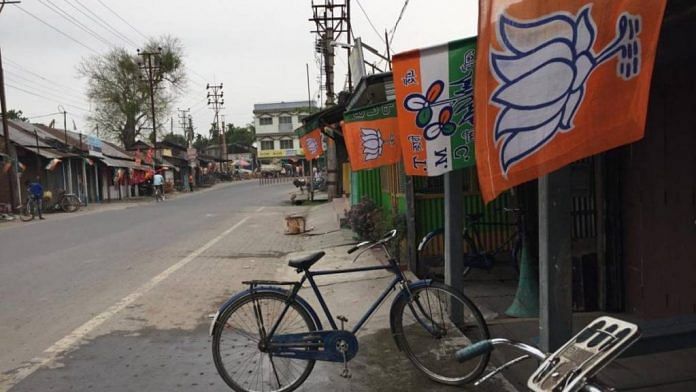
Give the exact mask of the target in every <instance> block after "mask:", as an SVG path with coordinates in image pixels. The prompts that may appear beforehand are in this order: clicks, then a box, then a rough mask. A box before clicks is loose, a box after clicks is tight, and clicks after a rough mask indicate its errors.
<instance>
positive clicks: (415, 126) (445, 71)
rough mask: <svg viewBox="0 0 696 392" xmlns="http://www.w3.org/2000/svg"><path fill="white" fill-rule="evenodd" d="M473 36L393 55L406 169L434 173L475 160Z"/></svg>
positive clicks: (474, 45) (474, 51) (472, 162)
mask: <svg viewBox="0 0 696 392" xmlns="http://www.w3.org/2000/svg"><path fill="white" fill-rule="evenodd" d="M475 60H476V40H475V39H474V38H469V39H463V40H459V41H453V42H450V43H447V44H444V45H440V46H435V47H431V48H426V49H418V50H413V51H410V52H405V53H400V54H397V55H395V56H394V58H393V75H394V89H395V90H396V111H397V115H398V124H399V142H400V143H401V151H402V154H403V160H404V170H405V171H406V173H407V174H408V175H412V176H438V175H440V174H443V173H446V172H449V171H452V170H456V169H461V168H464V167H467V166H471V165H473V164H474V162H475V159H474V146H473V133H474V123H473V121H474V100H473V94H474V65H475Z"/></svg>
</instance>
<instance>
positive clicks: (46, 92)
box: [7, 75, 84, 105]
mask: <svg viewBox="0 0 696 392" xmlns="http://www.w3.org/2000/svg"><path fill="white" fill-rule="evenodd" d="M7 76H8V80H10V81H11V82H13V83H17V84H19V85H21V86H23V87H26V88H31V89H32V90H36V91H38V92H40V93H42V94H46V95H48V96H52V97H54V98H56V99H60V100H61V102H62V101H68V102H72V103H73V104H78V105H79V104H82V103H83V102H84V101H82V100H80V99H75V98H71V97H68V96H65V95H63V94H60V93H56V92H52V91H48V90H44V89H43V88H36V87H34V86H26V83H24V82H23V81H21V80H18V79H15V78H14V77H9V76H10V75H7Z"/></svg>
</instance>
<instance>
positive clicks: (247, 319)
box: [213, 292, 317, 392]
mask: <svg viewBox="0 0 696 392" xmlns="http://www.w3.org/2000/svg"><path fill="white" fill-rule="evenodd" d="M286 301H287V296H286V295H283V294H280V293H275V292H260V293H255V294H249V295H247V296H244V297H242V298H240V299H239V300H238V301H236V302H234V303H232V304H231V305H229V306H228V307H227V308H226V309H225V310H223V311H222V314H221V315H220V319H219V321H218V323H217V325H216V326H215V329H214V330H213V359H214V361H215V367H216V368H217V370H218V373H219V374H220V376H221V377H222V379H223V380H225V382H226V383H227V385H229V386H230V387H231V388H232V389H234V390H235V391H238V392H252V391H254V392H255V391H278V392H288V391H292V390H295V389H296V388H297V387H299V386H300V385H301V384H302V383H303V382H304V381H305V380H306V379H307V377H308V376H309V373H311V371H312V369H313V368H314V361H310V360H303V359H294V358H280V357H273V356H271V355H270V354H269V353H268V352H263V351H261V350H260V347H259V342H260V341H261V335H260V333H259V328H258V324H257V316H256V315H257V312H255V306H256V305H257V306H258V308H257V309H260V312H259V313H260V314H261V316H262V319H263V324H264V326H265V329H266V332H270V328H271V327H272V326H273V325H274V324H275V322H276V320H278V318H279V317H280V315H281V313H282V312H283V310H284V309H285V302H286ZM316 329H317V328H316V325H315V324H314V320H313V319H312V317H311V316H310V315H309V313H307V311H306V310H305V309H304V308H303V307H302V306H301V305H299V304H298V303H297V302H292V303H290V307H289V308H288V311H287V313H286V314H285V316H283V320H282V321H281V323H280V325H279V326H278V329H277V330H276V332H275V334H276V335H282V334H289V333H305V332H311V331H316Z"/></svg>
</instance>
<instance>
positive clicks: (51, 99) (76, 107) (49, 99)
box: [5, 83, 89, 113]
mask: <svg viewBox="0 0 696 392" xmlns="http://www.w3.org/2000/svg"><path fill="white" fill-rule="evenodd" d="M5 86H7V87H10V88H13V89H15V90H19V91H21V92H23V93H26V94H29V95H33V96H35V97H39V98H43V99H45V100H48V101H51V102H55V103H58V104H61V105H65V106H70V107H73V108H75V109H76V110H78V111H82V112H85V113H88V112H89V110H88V109H85V108H83V107H80V106H77V105H72V104H69V103H64V102H61V101H60V100H56V99H55V98H50V97H46V96H44V95H41V94H37V93H35V92H32V91H29V90H25V89H23V88H21V87H17V86H15V85H13V84H10V83H5Z"/></svg>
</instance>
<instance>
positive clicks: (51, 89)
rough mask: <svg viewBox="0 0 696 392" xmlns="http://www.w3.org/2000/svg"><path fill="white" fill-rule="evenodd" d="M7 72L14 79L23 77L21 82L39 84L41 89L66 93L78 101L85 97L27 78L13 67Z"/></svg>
mask: <svg viewBox="0 0 696 392" xmlns="http://www.w3.org/2000/svg"><path fill="white" fill-rule="evenodd" d="M5 72H7V74H8V76H10V77H12V78H13V79H16V78H19V79H22V80H23V81H21V83H31V84H34V85H36V86H39V88H41V89H46V90H49V92H51V93H54V94H60V95H64V96H66V97H68V98H73V99H77V100H78V101H81V100H83V99H84V97H82V96H80V97H77V96H74V95H72V94H67V93H66V92H65V91H63V90H61V89H59V88H56V87H51V86H46V85H43V84H41V83H40V82H36V81H33V80H31V79H29V78H27V77H26V76H22V75H20V74H17V73H15V71H13V70H11V69H7V70H5ZM32 88H36V87H32Z"/></svg>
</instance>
